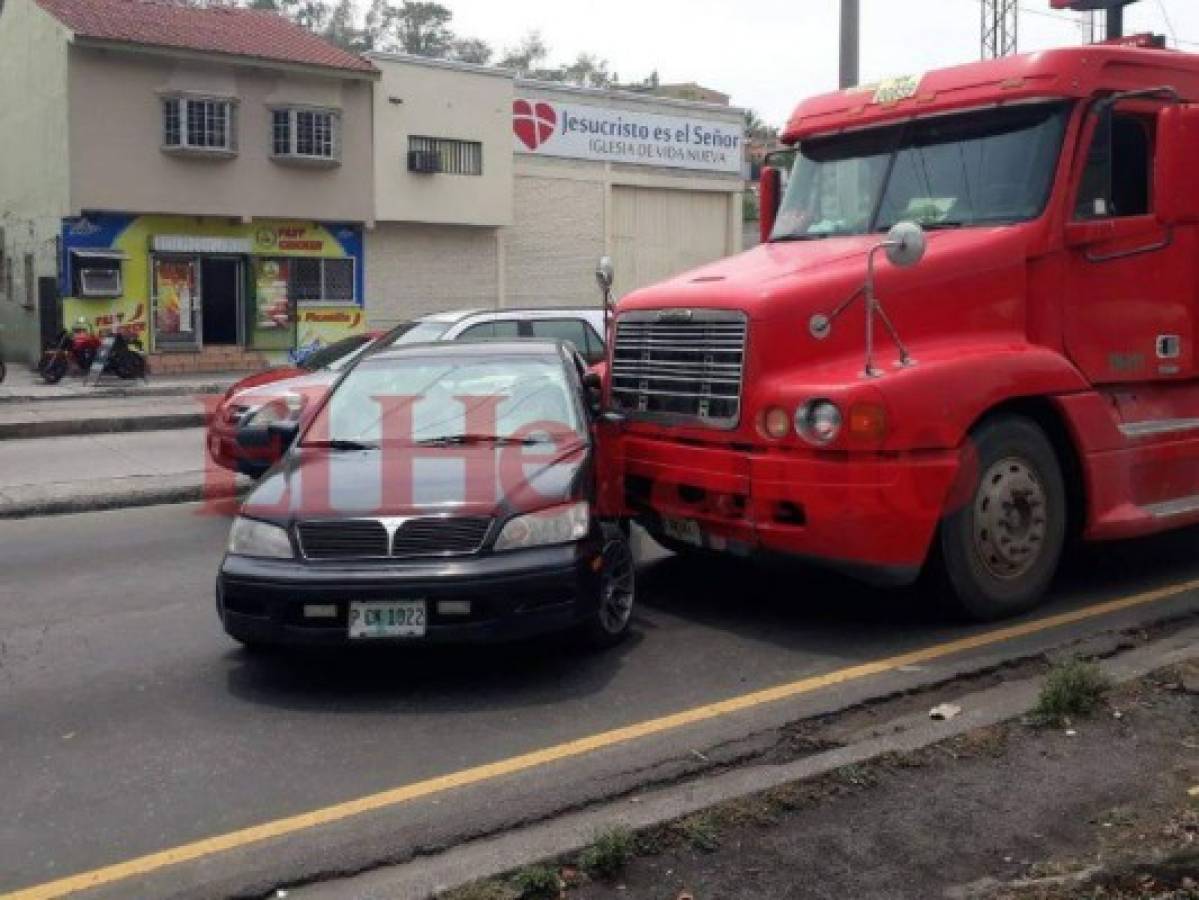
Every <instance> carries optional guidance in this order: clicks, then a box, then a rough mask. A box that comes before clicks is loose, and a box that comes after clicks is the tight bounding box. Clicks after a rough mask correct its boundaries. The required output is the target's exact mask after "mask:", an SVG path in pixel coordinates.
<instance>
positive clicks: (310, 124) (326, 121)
mask: <svg viewBox="0 0 1199 900" xmlns="http://www.w3.org/2000/svg"><path fill="white" fill-rule="evenodd" d="M340 125H341V117H340V116H339V115H338V114H337V112H335V111H334V110H321V109H295V108H279V109H273V110H271V155H272V156H275V157H283V158H295V159H314V160H337V159H339V158H340V156H341V128H340Z"/></svg>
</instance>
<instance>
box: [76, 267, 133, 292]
mask: <svg viewBox="0 0 1199 900" xmlns="http://www.w3.org/2000/svg"><path fill="white" fill-rule="evenodd" d="M93 275H106V276H115V277H116V284H115V285H112V284H110V285H105V286H103V287H101V286H99V285H97V286H96V287H95V288H94V289H93V288H90V287H88V283H87V282H88V278H90V277H92V276H93ZM122 283H123V282H122V278H121V269H120V267H119V266H118V267H117V268H115V269H100V268H94V267H93V268H90V269H89V268H85V267H80V269H79V293H80V295H82V296H84V297H120V296H121V294H122V293H124V290H123V288H122Z"/></svg>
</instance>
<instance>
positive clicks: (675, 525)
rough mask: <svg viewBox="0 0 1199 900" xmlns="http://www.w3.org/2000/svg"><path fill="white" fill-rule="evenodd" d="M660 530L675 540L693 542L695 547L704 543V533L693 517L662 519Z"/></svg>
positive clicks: (686, 542)
mask: <svg viewBox="0 0 1199 900" xmlns="http://www.w3.org/2000/svg"><path fill="white" fill-rule="evenodd" d="M662 530H663V531H664V532H666V536H667V537H669V538H674V539H675V540H676V541H682V542H683V543H685V544H694V545H695V546H696V547H702V546H703V545H704V533H703V532H702V531H701V530H700V527H699V522H697V521H695V520H694V519H663V520H662Z"/></svg>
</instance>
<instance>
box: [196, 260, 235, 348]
mask: <svg viewBox="0 0 1199 900" xmlns="http://www.w3.org/2000/svg"><path fill="white" fill-rule="evenodd" d="M200 284H201V297H200V305H201V310H202V313H201V317H200V322H201V329H202V331H203V338H204V344H205V346H211V345H230V344H232V345H236V344H238V343H240V342H239V340H238V338H239V331H240V323H241V295H242V266H241V260H239V259H236V258H233V257H221V256H215V257H213V256H209V257H204V258H203V259H201V261H200Z"/></svg>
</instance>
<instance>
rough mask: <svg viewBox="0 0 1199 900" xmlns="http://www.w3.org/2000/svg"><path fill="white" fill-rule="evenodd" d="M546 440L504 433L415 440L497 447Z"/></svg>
mask: <svg viewBox="0 0 1199 900" xmlns="http://www.w3.org/2000/svg"><path fill="white" fill-rule="evenodd" d="M543 443H546V442H545V441H542V440H540V439H539V438H535V437H523V438H517V437H505V436H504V435H502V434H447V435H445V436H443V437H435V438H424V439H423V440H419V441H415V444H416V445H417V446H418V447H460V446H464V445H471V444H494V445H495V446H497V447H512V446H523V447H528V446H532V445H533V444H543Z"/></svg>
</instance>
